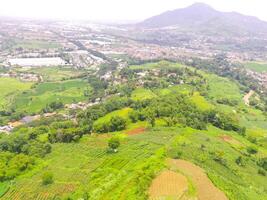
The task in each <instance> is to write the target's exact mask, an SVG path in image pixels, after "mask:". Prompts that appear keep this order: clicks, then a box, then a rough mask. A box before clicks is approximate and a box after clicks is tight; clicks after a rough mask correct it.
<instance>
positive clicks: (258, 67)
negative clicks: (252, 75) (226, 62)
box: [244, 62, 267, 73]
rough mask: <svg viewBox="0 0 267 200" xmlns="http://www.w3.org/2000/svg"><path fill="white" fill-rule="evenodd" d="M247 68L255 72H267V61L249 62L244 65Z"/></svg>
mask: <svg viewBox="0 0 267 200" xmlns="http://www.w3.org/2000/svg"><path fill="white" fill-rule="evenodd" d="M244 66H245V67H246V68H247V69H250V70H252V71H255V72H259V73H261V72H267V63H261V62H249V63H245V65H244Z"/></svg>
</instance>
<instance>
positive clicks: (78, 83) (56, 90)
mask: <svg viewBox="0 0 267 200" xmlns="http://www.w3.org/2000/svg"><path fill="white" fill-rule="evenodd" d="M91 91H92V88H91V87H90V85H89V84H88V83H87V82H86V81H83V80H68V81H62V82H51V83H50V82H49V83H40V84H37V85H35V86H34V87H33V88H32V89H31V90H28V91H25V92H24V93H23V94H21V95H18V96H17V97H16V98H15V99H14V104H13V107H14V109H16V110H17V111H24V112H26V113H35V112H39V111H41V110H42V109H43V108H45V107H46V106H47V105H48V104H50V103H52V102H55V101H58V102H62V103H64V104H66V103H72V102H80V101H84V100H86V99H88V98H89V97H88V95H87V94H90V92H91ZM85 94H86V95H85Z"/></svg>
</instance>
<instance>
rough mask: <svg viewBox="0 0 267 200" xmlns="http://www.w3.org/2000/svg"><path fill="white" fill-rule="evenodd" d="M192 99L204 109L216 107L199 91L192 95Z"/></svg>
mask: <svg viewBox="0 0 267 200" xmlns="http://www.w3.org/2000/svg"><path fill="white" fill-rule="evenodd" d="M191 100H192V101H193V103H195V104H196V106H197V107H198V108H199V109H200V110H202V111H206V110H210V109H212V108H213V107H214V106H213V105H212V104H210V103H209V102H207V101H206V99H205V98H204V97H203V96H200V94H199V93H198V92H195V93H194V94H193V96H192V97H191Z"/></svg>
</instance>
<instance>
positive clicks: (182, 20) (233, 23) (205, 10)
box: [137, 3, 267, 34]
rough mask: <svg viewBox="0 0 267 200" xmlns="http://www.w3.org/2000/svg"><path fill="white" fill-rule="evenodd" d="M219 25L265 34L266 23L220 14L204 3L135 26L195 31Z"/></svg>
mask: <svg viewBox="0 0 267 200" xmlns="http://www.w3.org/2000/svg"><path fill="white" fill-rule="evenodd" d="M220 25H221V26H230V27H231V28H238V30H239V29H240V30H239V31H244V32H248V33H257V34H259V33H267V22H265V21H263V20H260V19H258V18H257V17H255V16H247V15H244V14H240V13H238V12H220V11H217V10H215V9H214V8H212V7H211V6H209V5H208V4H204V3H195V4H193V5H191V6H188V7H185V8H179V9H175V10H171V11H166V12H163V13H161V14H159V15H156V16H153V17H150V18H148V19H146V20H144V21H143V22H141V23H138V24H137V26H138V27H142V28H164V27H171V26H177V27H187V28H188V27H193V28H195V29H202V28H203V27H207V28H208V27H209V28H212V27H214V28H216V26H220Z"/></svg>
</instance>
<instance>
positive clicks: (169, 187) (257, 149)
mask: <svg viewBox="0 0 267 200" xmlns="http://www.w3.org/2000/svg"><path fill="white" fill-rule="evenodd" d="M164 66H166V67H167V68H171V69H170V70H171V71H170V72H169V71H168V70H162V71H161V72H160V73H158V75H157V73H156V74H155V73H154V72H153V69H163V68H164ZM131 68H135V69H134V70H137V71H138V72H139V70H141V71H142V70H147V69H148V68H149V69H150V70H151V71H148V73H152V75H151V77H152V78H148V79H146V78H144V79H143V81H144V85H143V86H142V85H141V86H140V85H139V84H136V85H135V84H132V85H131V86H130V87H128V88H126V89H127V92H125V90H126V89H125V88H124V89H125V90H120V89H121V87H120V86H116V85H115V86H114V85H112V84H111V85H109V84H107V85H106V84H103V81H101V80H97V79H96V78H91V79H90V78H88V79H70V80H62V79H61V78H63V77H61V78H58V77H60V75H59V74H61V73H64V70H62V69H60V68H55V69H53V70H58V73H59V74H57V72H56V71H53V70H52V69H51V68H47V69H38V70H40V71H39V72H36V73H43V74H47V77H49V75H50V78H51V77H53V73H55V74H56V75H57V76H58V77H53V78H51V79H50V81H48V80H49V79H46V81H47V82H43V83H39V84H35V85H32V86H31V87H30V88H28V89H26V90H24V91H23V92H22V93H20V94H18V95H16V96H15V98H14V101H13V104H12V105H13V106H14V109H15V110H16V111H18V112H24V113H30V114H32V113H39V112H41V111H42V109H43V108H45V107H46V106H47V105H48V104H49V103H52V102H55V101H60V102H62V103H63V104H66V103H72V102H79V101H87V100H88V101H90V102H91V101H92V102H94V101H93V100H91V98H92V97H93V96H94V94H98V95H100V97H102V99H101V100H99V101H98V103H96V104H95V105H93V106H90V107H88V108H87V109H86V110H72V111H71V112H70V113H72V116H73V117H72V118H71V119H62V118H61V117H60V116H54V117H52V118H47V119H45V118H44V119H40V120H39V121H35V122H32V123H30V124H28V125H27V126H25V127H18V128H17V129H15V130H14V132H12V134H11V136H10V139H9V136H6V137H4V136H2V138H1V137H0V148H2V149H4V150H5V151H6V149H9V150H8V151H10V152H12V153H14V154H11V155H9V154H8V155H7V156H6V157H7V159H11V160H12V156H14V158H17V157H16V156H17V155H24V156H26V158H28V161H29V163H30V164H28V165H27V166H26V167H25V166H24V168H21V169H20V171H19V172H17V174H16V175H15V177H14V178H13V177H11V178H10V177H8V175H9V173H12V172H13V171H14V170H13V171H9V170H8V169H9V168H8V167H9V165H10V166H12V167H13V168H12V169H16V167H17V166H19V165H18V164H17V163H16V162H15V161H13V160H12V162H11V161H7V162H3V161H2V162H1V159H0V164H1V165H3V166H4V167H3V168H2V169H0V172H1V173H2V175H1V173H0V179H1V178H2V180H4V181H2V182H1V184H0V199H1V200H2V199H3V200H9V199H21V200H24V199H25V200H26V199H27V200H31V199H40V200H50V199H84V200H87V199H93V200H105V199H108V200H118V199H122V200H124V199H127V200H128V199H129V200H145V199H149V200H178V199H184V200H192V199H199V200H213V199H214V196H216V199H218V200H226V199H229V200H254V199H257V200H265V199H266V198H267V193H266V190H267V183H266V163H265V162H266V157H267V149H266V147H267V146H266V145H267V143H266V137H267V126H266V124H267V118H266V113H265V112H264V110H260V109H257V108H256V107H255V106H249V105H245V103H244V102H243V99H242V98H243V96H244V94H243V92H242V91H243V90H241V89H240V85H239V84H238V83H237V82H235V81H232V80H230V79H228V78H223V77H219V76H217V75H215V74H210V73H207V72H204V71H201V70H194V69H192V68H191V67H185V66H183V65H181V64H179V63H169V62H166V61H162V62H159V63H148V64H144V65H140V66H130V67H129V69H131ZM181 69H182V70H181ZM41 70H44V71H41ZM46 70H47V71H46ZM134 70H133V71H131V73H136V72H135V71H134ZM174 72H177V74H179V76H169V75H170V74H171V75H172V74H173V73H174ZM50 73H51V74H50ZM69 73H71V72H69ZM63 76H65V74H64V75H63ZM66 76H68V75H66ZM158 76H160V77H158ZM131 77H133V78H130V81H131V83H137V81H138V78H134V77H137V76H131ZM57 78H58V79H57ZM59 79H60V80H59ZM56 80H58V81H56ZM181 80H182V81H181ZM90 81H91V82H90ZM145 83H146V84H145ZM97 91H103V92H102V93H100V92H99V93H95V92H97ZM85 94H86V95H85ZM112 94H114V95H112ZM101 95H102V96H101ZM60 112H62V113H67V114H68V111H66V110H64V108H62V110H60ZM18 138H19V141H20V142H19V143H18V146H17V145H14V141H15V144H17V143H16V142H17V139H18ZM44 150H47V151H44ZM27 156H28V157H27ZM26 158H24V159H23V160H25V159H26ZM17 159H19V158H17ZM3 160H4V158H3ZM32 160H33V162H32V163H31V162H30V161H32ZM4 161H5V160H4ZM19 161H20V162H21V160H19ZM13 162H15V164H16V165H14V164H13ZM6 163H7V164H6ZM12 164H13V165H12ZM1 170H2V171H1ZM4 178H5V179H4Z"/></svg>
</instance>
